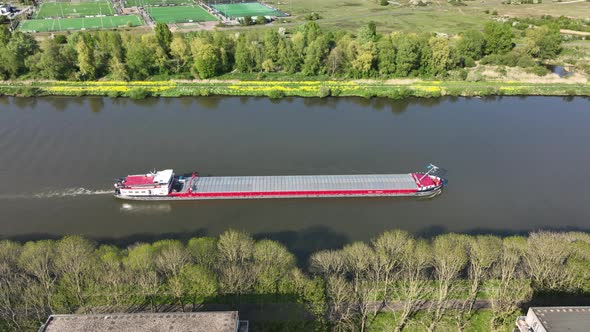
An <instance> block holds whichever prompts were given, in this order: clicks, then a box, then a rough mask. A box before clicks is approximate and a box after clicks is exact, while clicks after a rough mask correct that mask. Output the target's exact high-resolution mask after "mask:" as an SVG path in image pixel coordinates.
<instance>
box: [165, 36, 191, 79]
mask: <svg viewBox="0 0 590 332" xmlns="http://www.w3.org/2000/svg"><path fill="white" fill-rule="evenodd" d="M170 55H172V59H173V60H174V61H175V62H176V72H177V73H179V72H181V71H184V70H185V69H186V66H187V65H188V64H189V62H190V61H191V56H192V55H191V50H190V47H189V45H188V43H187V42H186V40H185V38H184V36H183V35H177V36H174V38H173V39H172V42H171V43H170Z"/></svg>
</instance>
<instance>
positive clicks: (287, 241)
mask: <svg viewBox="0 0 590 332" xmlns="http://www.w3.org/2000/svg"><path fill="white" fill-rule="evenodd" d="M254 238H255V239H256V240H262V239H271V240H274V241H278V242H280V243H282V244H284V245H285V246H286V247H287V248H288V249H289V251H291V252H292V253H293V254H294V255H295V257H297V262H298V265H300V266H305V265H306V264H307V261H308V260H309V256H311V255H312V254H313V253H314V252H317V251H320V250H325V249H340V248H342V247H343V246H344V245H346V244H347V243H349V242H350V238H349V237H348V236H346V235H345V234H344V233H339V232H335V231H333V230H331V229H330V228H329V227H326V226H314V227H309V228H306V229H303V230H301V231H282V232H269V233H264V232H263V233H257V234H254Z"/></svg>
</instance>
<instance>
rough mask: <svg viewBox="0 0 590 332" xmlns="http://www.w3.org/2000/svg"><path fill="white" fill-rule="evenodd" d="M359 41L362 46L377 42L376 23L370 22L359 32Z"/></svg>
mask: <svg viewBox="0 0 590 332" xmlns="http://www.w3.org/2000/svg"><path fill="white" fill-rule="evenodd" d="M358 39H359V42H360V43H361V44H364V43H368V42H374V41H376V40H377V25H376V24H375V22H369V23H367V24H366V25H363V26H362V27H361V28H360V29H359V31H358Z"/></svg>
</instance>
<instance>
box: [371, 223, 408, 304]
mask: <svg viewBox="0 0 590 332" xmlns="http://www.w3.org/2000/svg"><path fill="white" fill-rule="evenodd" d="M410 241H413V240H412V239H411V238H410V235H409V234H408V233H407V232H406V231H401V230H395V231H389V232H385V233H383V234H381V235H379V237H377V238H376V239H375V240H373V241H372V244H373V248H374V250H375V254H376V259H375V265H376V267H375V268H374V270H375V271H376V273H377V274H378V276H377V280H379V282H380V284H382V285H383V288H382V293H383V301H384V302H385V301H387V300H388V298H389V293H390V289H391V287H392V286H393V285H394V284H393V283H392V281H393V280H395V278H396V277H397V274H399V273H400V272H401V266H402V264H403V258H404V250H406V249H407V246H408V244H409V242H410Z"/></svg>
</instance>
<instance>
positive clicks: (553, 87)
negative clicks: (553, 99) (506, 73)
mask: <svg viewBox="0 0 590 332" xmlns="http://www.w3.org/2000/svg"><path fill="white" fill-rule="evenodd" d="M0 94H4V95H14V96H25V97H32V96H52V95H56V96H57V95H59V96H90V95H94V96H109V97H131V98H137V99H141V98H145V97H149V96H155V97H180V96H209V95H222V96H266V97H270V98H281V97H287V96H297V97H328V96H358V97H365V98H370V97H386V98H391V99H401V98H406V97H423V98H431V97H440V96H469V97H472V96H525V95H544V96H590V84H589V83H577V84H564V83H525V82H517V81H488V82H466V81H421V80H396V81H377V80H362V81H333V80H325V81H230V80H210V81H134V82H120V81H92V82H69V81H38V82H18V81H13V82H2V83H0Z"/></svg>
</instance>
